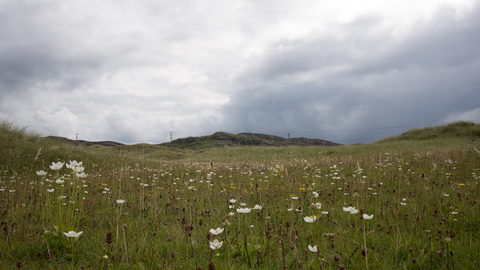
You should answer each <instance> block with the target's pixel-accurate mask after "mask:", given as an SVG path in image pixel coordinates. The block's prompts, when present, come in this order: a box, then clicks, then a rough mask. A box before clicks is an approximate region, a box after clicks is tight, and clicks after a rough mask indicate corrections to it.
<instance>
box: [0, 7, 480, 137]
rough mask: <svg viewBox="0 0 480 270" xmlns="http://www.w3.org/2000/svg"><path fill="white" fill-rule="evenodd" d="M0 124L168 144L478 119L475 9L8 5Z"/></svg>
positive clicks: (382, 131)
mask: <svg viewBox="0 0 480 270" xmlns="http://www.w3.org/2000/svg"><path fill="white" fill-rule="evenodd" d="M0 118H2V119H7V120H9V121H14V122H15V123H17V124H18V125H20V126H29V127H30V128H31V129H32V130H35V131H37V132H39V133H42V134H45V135H57V136H64V137H67V138H71V139H75V137H76V135H77V134H78V139H83V140H91V141H98V140H111V141H117V142H122V143H127V144H131V143H140V142H148V143H161V142H166V141H169V140H170V133H169V132H173V138H174V139H176V138H182V137H188V136H203V135H209V134H212V133H214V132H216V131H225V132H230V133H239V132H256V133H266V134H272V135H278V136H282V137H287V133H290V136H291V137H308V138H320V139H325V140H330V141H333V142H337V143H343V144H350V143H368V142H373V141H376V140H378V139H381V138H384V137H387V136H394V135H398V134H400V133H402V132H404V131H406V130H409V129H412V128H415V127H422V126H431V125H438V124H445V123H449V122H453V121H458V120H466V121H473V122H477V123H478V122H480V1H473V0H396V1H391V0H362V1H358V0H349V1H344V0H335V1H332V0H312V1H310V0H300V1H299V0H295V1H294V0H243V1H235V0H231V1H225V0H175V1H171V0H162V1H158V0H152V1H137V0H131V1H129V0H115V1H113V0H112V1H107V0H102V1H98V0H93V1H88V0H81V1H76V0H69V1H63V0H51V1H40V0H38V1H21V0H18V1H14V0H0Z"/></svg>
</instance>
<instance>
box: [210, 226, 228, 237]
mask: <svg viewBox="0 0 480 270" xmlns="http://www.w3.org/2000/svg"><path fill="white" fill-rule="evenodd" d="M223 230H225V229H223V228H220V227H218V228H216V229H210V233H212V234H215V235H219V234H221V233H222V232H223Z"/></svg>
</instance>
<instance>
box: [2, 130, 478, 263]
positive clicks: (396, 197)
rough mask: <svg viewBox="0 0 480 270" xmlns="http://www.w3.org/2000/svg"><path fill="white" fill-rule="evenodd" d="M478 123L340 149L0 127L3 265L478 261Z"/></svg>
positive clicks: (345, 146)
mask: <svg viewBox="0 0 480 270" xmlns="http://www.w3.org/2000/svg"><path fill="white" fill-rule="evenodd" d="M479 136H480V125H478V124H473V123H466V122H459V123H453V124H450V125H446V126H439V127H432V128H426V129H416V130H412V131H409V132H406V133H404V134H401V135H399V136H397V137H392V138H386V139H384V140H381V141H379V142H376V143H371V144H357V145H344V146H338V147H260V146H258V147H253V146H248V147H220V148H211V149H203V150H201V151H198V152H197V151H196V150H188V149H182V150H177V149H172V148H166V147H161V146H155V145H148V144H137V145H126V146H122V147H121V148H119V147H104V146H90V147H86V146H82V145H74V144H67V143H61V142H58V141H55V140H52V139H47V138H42V137H41V136H39V135H38V134H35V133H31V132H28V131H27V129H26V128H22V127H18V126H17V125H15V124H14V123H12V122H8V121H2V122H0V170H1V171H0V185H1V186H0V221H1V226H0V228H1V229H2V230H1V231H0V265H1V268H2V269H479V268H480V235H479V233H480V201H479V199H480V186H479V184H478V181H479V179H478V178H479V174H480V152H479V150H478V149H480V141H479V140H478V137H479Z"/></svg>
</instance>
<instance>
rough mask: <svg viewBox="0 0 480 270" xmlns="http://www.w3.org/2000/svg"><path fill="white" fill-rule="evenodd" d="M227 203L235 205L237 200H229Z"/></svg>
mask: <svg viewBox="0 0 480 270" xmlns="http://www.w3.org/2000/svg"><path fill="white" fill-rule="evenodd" d="M229 202H230V203H236V202H237V200H235V199H230V200H229Z"/></svg>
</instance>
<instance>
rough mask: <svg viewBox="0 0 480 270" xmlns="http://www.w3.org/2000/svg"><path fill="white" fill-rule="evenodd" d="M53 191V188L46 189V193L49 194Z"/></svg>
mask: <svg viewBox="0 0 480 270" xmlns="http://www.w3.org/2000/svg"><path fill="white" fill-rule="evenodd" d="M54 191H55V189H54V188H51V189H47V192H50V193H52V192H54Z"/></svg>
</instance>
